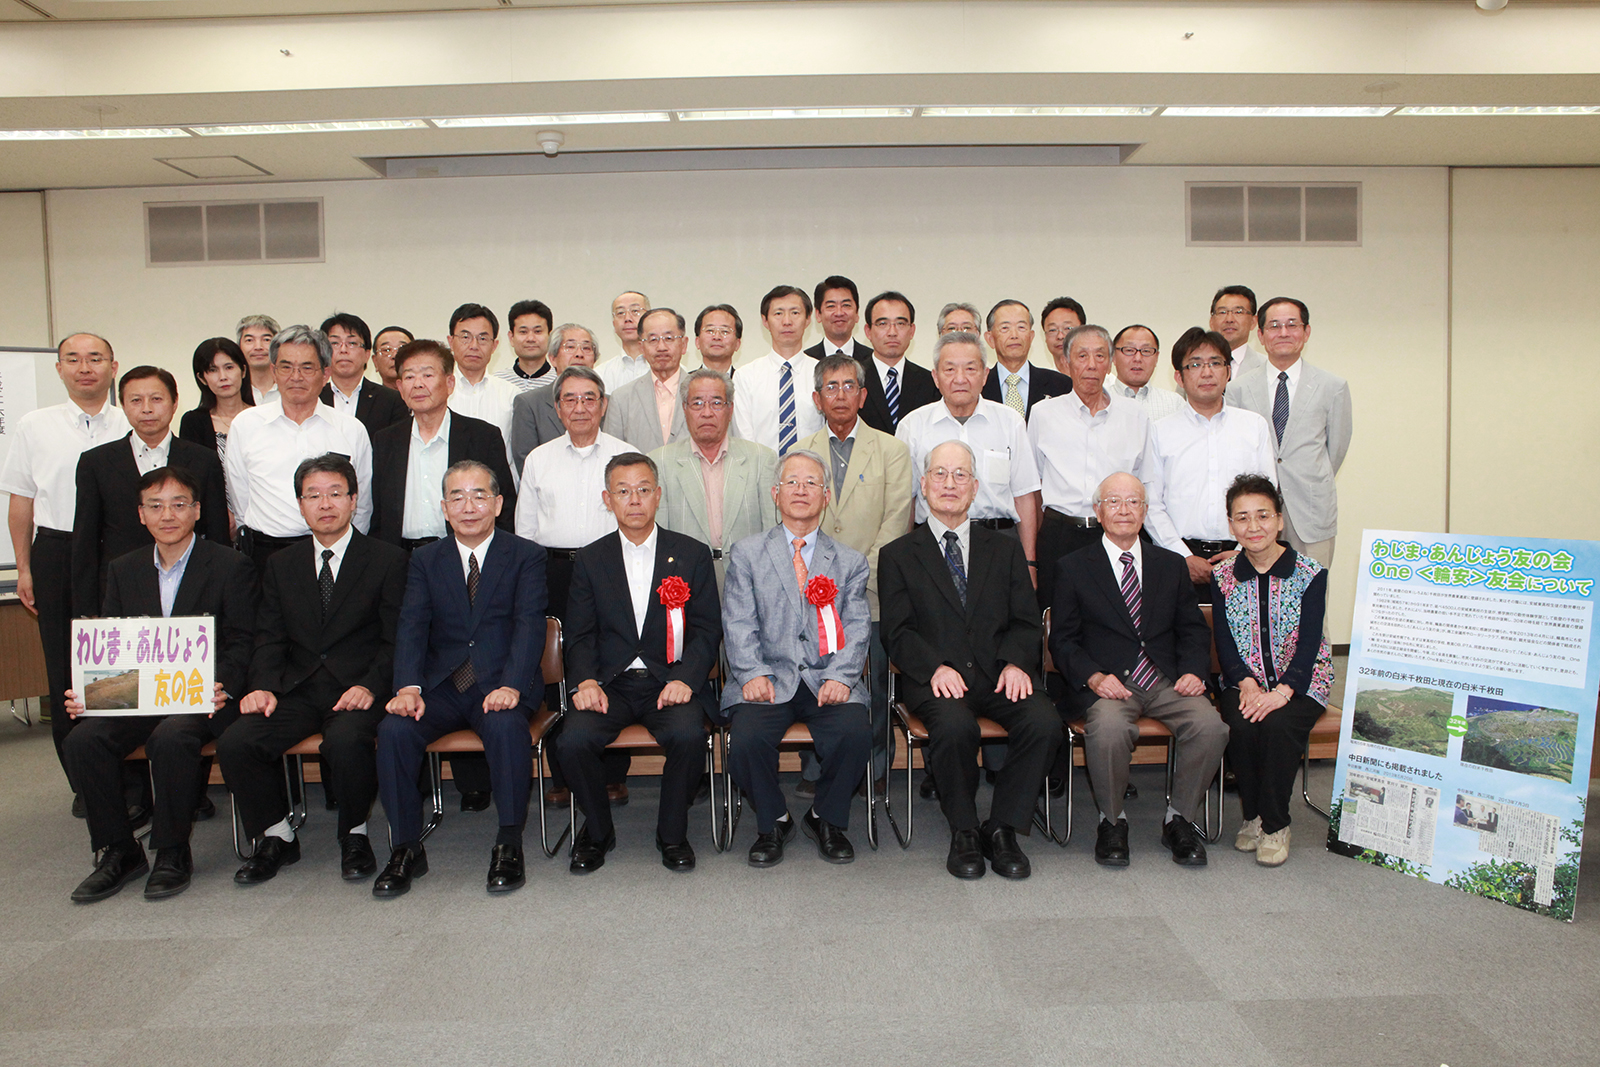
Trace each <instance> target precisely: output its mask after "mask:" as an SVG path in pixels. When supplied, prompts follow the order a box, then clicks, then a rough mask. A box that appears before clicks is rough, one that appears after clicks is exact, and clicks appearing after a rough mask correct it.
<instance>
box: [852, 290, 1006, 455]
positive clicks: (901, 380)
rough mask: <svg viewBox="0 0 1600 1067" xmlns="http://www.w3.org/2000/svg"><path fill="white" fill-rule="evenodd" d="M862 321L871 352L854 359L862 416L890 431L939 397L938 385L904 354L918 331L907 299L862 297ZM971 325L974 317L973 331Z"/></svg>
mask: <svg viewBox="0 0 1600 1067" xmlns="http://www.w3.org/2000/svg"><path fill="white" fill-rule="evenodd" d="M866 320H867V324H866V327H865V332H866V335H867V340H869V341H871V342H872V352H871V354H870V355H867V356H865V357H863V358H862V359H861V360H859V362H860V363H861V370H862V375H863V377H862V381H863V382H864V383H865V385H866V395H867V399H866V403H865V405H864V406H863V407H862V409H861V420H862V421H863V422H865V423H866V424H867V425H868V426H871V427H872V428H873V429H874V430H882V431H883V432H884V433H890V434H892V433H894V432H895V431H896V430H898V429H899V428H900V420H901V419H903V418H905V417H906V416H907V415H909V414H911V413H912V412H913V411H915V410H917V409H918V408H920V407H923V406H925V405H927V404H931V403H933V402H934V401H936V400H938V399H939V387H938V386H937V385H934V384H933V375H931V374H929V373H928V370H927V368H926V367H919V366H918V365H917V364H915V363H913V362H911V360H909V359H907V358H906V353H907V352H909V351H910V350H911V341H912V339H913V338H914V337H916V336H917V309H916V308H915V307H913V306H912V304H911V301H910V300H908V299H906V297H905V296H903V295H902V294H900V293H897V292H894V291H893V290H890V291H889V292H884V293H879V294H878V295H877V296H875V297H873V298H872V299H871V300H868V301H867V311H866ZM976 330H977V323H976V320H974V323H973V332H976ZM940 332H941V333H943V332H944V331H942V330H941V331H940Z"/></svg>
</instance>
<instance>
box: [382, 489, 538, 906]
mask: <svg viewBox="0 0 1600 1067" xmlns="http://www.w3.org/2000/svg"><path fill="white" fill-rule="evenodd" d="M443 496H444V500H443V504H442V506H443V507H444V512H445V515H446V517H447V518H448V520H449V522H450V536H449V537H447V538H444V539H443V540H440V541H436V542H434V543H433V544H431V545H427V546H424V547H423V548H419V549H417V550H416V551H415V552H413V553H412V554H411V572H410V574H409V575H408V576H407V578H406V595H405V600H404V602H403V603H402V605H401V608H400V625H399V628H398V629H397V630H396V633H395V647H394V682H395V695H394V697H393V699H391V700H390V701H389V703H388V705H387V710H388V712H389V714H388V715H386V716H384V719H383V722H382V724H380V725H379V727H378V793H379V795H380V796H382V797H383V810H384V812H385V813H386V814H387V815H388V817H389V832H390V835H391V840H392V841H393V842H394V851H393V852H392V853H391V854H390V856H389V863H388V866H386V867H384V869H383V871H382V873H381V874H379V875H378V878H377V880H376V881H374V882H373V883H372V895H373V896H375V897H380V898H384V897H397V896H400V895H401V894H402V893H405V892H407V891H408V890H410V888H411V880H412V879H413V878H417V877H421V876H422V875H424V874H426V873H428V856H427V853H425V852H424V851H423V850H422V799H421V797H420V796H419V795H418V793H417V774H418V772H419V771H420V770H421V769H422V760H423V757H424V756H425V754H426V751H427V747H428V745H429V744H430V743H431V742H433V741H435V740H436V739H438V738H440V737H443V736H444V735H445V734H447V733H450V732H451V731H453V730H471V731H473V732H474V733H476V734H477V735H478V736H479V737H480V738H481V739H482V740H483V748H484V753H485V755H486V756H487V757H488V759H489V779H490V787H491V789H492V790H493V791H494V804H495V809H496V811H497V812H498V814H499V817H500V832H499V834H498V835H497V836H496V837H495V843H494V847H493V849H492V850H491V851H490V854H489V876H488V882H487V888H488V890H489V892H491V893H506V892H510V891H511V890H513V889H517V888H519V887H521V885H522V884H523V882H524V880H525V879H524V875H523V861H522V827H523V824H524V823H526V822H527V818H528V793H529V791H530V786H531V784H532V780H533V738H532V737H531V736H530V734H529V733H528V720H529V719H530V718H532V716H533V713H534V712H535V711H536V710H537V709H538V707H539V704H540V702H541V700H542V699H543V697H544V681H543V678H542V676H541V674H540V660H541V658H542V657H543V653H544V641H545V629H546V627H545V614H544V607H545V587H544V549H542V548H540V547H539V546H538V545H536V544H534V543H533V542H532V541H525V540H523V539H522V538H520V537H517V536H516V535H515V534H510V533H506V532H505V531H504V530H498V531H497V530H496V529H495V519H496V518H497V517H498V516H499V514H500V512H501V510H502V508H503V507H504V506H505V500H504V499H503V498H502V497H501V495H500V486H499V484H498V482H497V481H496V480H495V476H494V472H493V471H491V470H490V469H489V468H488V467H487V466H485V465H484V464H482V463H480V462H478V461H477V460H470V459H466V460H462V461H461V462H460V463H454V464H451V466H450V469H449V470H448V471H446V472H445V476H444V493H443Z"/></svg>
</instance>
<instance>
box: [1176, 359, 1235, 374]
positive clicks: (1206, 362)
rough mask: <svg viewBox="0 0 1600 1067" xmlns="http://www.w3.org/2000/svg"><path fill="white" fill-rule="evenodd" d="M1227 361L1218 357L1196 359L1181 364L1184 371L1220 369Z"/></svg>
mask: <svg viewBox="0 0 1600 1067" xmlns="http://www.w3.org/2000/svg"><path fill="white" fill-rule="evenodd" d="M1226 366H1227V363H1225V362H1223V361H1222V360H1220V359H1197V360H1193V361H1191V362H1189V363H1185V364H1184V365H1183V369H1184V371H1185V372H1187V371H1192V370H1221V369H1222V368H1223V367H1226Z"/></svg>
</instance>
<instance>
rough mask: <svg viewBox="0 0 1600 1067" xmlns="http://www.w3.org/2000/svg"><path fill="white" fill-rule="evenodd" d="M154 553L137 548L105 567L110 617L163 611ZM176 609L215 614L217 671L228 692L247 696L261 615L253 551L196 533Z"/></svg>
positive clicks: (176, 611)
mask: <svg viewBox="0 0 1600 1067" xmlns="http://www.w3.org/2000/svg"><path fill="white" fill-rule="evenodd" d="M152 543H153V542H152ZM154 553H155V549H154V548H150V547H144V548H136V549H134V550H133V551H132V552H129V553H128V554H127V555H124V556H118V557H117V558H116V559H114V560H112V561H111V566H110V568H109V569H108V570H107V572H106V600H105V615H106V617H107V618H117V617H121V616H135V615H148V616H150V617H152V618H159V617H160V615H161V587H160V586H159V585H158V584H157V583H156V564H155V555H154ZM172 614H173V615H175V616H177V615H211V616H213V617H215V619H216V620H217V634H216V641H217V643H216V646H215V657H216V658H215V660H214V661H213V662H214V663H215V665H216V666H215V668H214V670H213V677H214V678H215V679H216V680H217V681H219V682H221V683H222V688H223V690H224V691H225V692H227V693H228V695H229V696H232V697H239V696H243V695H244V693H245V688H244V684H245V672H246V669H247V668H248V667H249V665H250V646H251V642H252V640H253V639H254V637H255V621H256V568H255V565H254V564H252V563H251V562H250V557H248V556H244V555H241V554H240V553H238V552H235V551H234V550H233V549H231V548H228V547H227V546H226V545H218V544H213V543H212V542H210V541H205V540H202V539H200V538H196V539H195V543H194V551H193V552H192V553H190V555H189V563H188V566H186V567H185V568H184V569H183V580H182V581H181V582H179V583H178V595H177V596H175V597H174V598H173V600H172Z"/></svg>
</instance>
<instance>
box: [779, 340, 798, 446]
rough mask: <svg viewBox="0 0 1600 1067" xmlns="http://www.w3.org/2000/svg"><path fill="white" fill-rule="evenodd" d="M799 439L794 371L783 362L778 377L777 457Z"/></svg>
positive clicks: (786, 361)
mask: <svg viewBox="0 0 1600 1067" xmlns="http://www.w3.org/2000/svg"><path fill="white" fill-rule="evenodd" d="M799 439H800V434H799V432H798V430H797V428H796V427H795V421H794V370H793V369H792V368H791V367H790V366H789V361H788V360H784V363H783V371H782V373H781V374H780V375H779V377H778V455H780V456H782V455H786V454H787V453H788V451H789V449H791V448H793V447H794V446H795V442H796V441H798V440H799Z"/></svg>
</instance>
